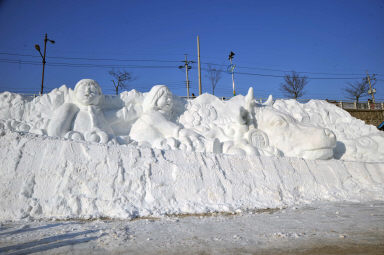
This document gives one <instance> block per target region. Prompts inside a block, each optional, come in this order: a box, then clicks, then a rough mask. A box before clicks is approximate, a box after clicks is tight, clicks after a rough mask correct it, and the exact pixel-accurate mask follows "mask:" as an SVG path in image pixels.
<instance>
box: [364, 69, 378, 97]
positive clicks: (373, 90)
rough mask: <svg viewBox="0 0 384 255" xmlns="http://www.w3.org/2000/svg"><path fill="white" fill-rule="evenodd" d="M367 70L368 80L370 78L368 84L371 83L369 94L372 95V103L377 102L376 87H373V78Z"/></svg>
mask: <svg viewBox="0 0 384 255" xmlns="http://www.w3.org/2000/svg"><path fill="white" fill-rule="evenodd" d="M366 72H367V80H368V84H369V90H368V94H370V95H371V96H372V103H375V93H376V89H375V88H373V89H372V85H371V78H370V77H369V74H368V71H366Z"/></svg>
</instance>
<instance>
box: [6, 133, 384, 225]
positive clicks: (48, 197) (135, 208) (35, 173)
mask: <svg viewBox="0 0 384 255" xmlns="http://www.w3.org/2000/svg"><path fill="white" fill-rule="evenodd" d="M186 162H188V164H186ZM0 176H1V185H0V220H17V219H23V218H26V219H53V218H56V219H68V218H85V219H88V218H98V217H109V218H119V219H131V218H135V217H138V216H164V215H167V214H183V213H204V212H213V211H229V212H235V211H239V210H245V211H246V210H252V209H256V208H276V207H285V206H291V205H294V204H302V203H310V202H313V201H320V200H321V201H344V200H348V201H371V200H384V185H383V184H384V163H364V162H346V161H341V160H304V159H300V158H289V157H281V158H278V157H266V156H252V157H251V156H239V155H237V156H236V155H225V154H211V153H199V152H188V153H187V152H184V151H181V150H167V151H164V150H159V149H153V148H145V147H138V146H133V145H129V144H128V145H105V144H97V143H87V142H81V141H71V140H66V139H63V138H52V137H46V136H40V135H33V134H29V133H17V132H11V131H4V130H3V131H1V136H0Z"/></svg>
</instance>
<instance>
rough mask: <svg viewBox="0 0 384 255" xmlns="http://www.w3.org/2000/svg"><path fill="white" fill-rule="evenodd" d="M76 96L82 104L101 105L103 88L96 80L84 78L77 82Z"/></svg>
mask: <svg viewBox="0 0 384 255" xmlns="http://www.w3.org/2000/svg"><path fill="white" fill-rule="evenodd" d="M75 96H76V99H77V101H78V102H79V103H80V104H82V105H99V104H100V101H101V97H102V93H101V88H100V86H99V84H97V82H96V81H94V80H91V79H83V80H80V81H79V82H78V83H77V84H76V87H75Z"/></svg>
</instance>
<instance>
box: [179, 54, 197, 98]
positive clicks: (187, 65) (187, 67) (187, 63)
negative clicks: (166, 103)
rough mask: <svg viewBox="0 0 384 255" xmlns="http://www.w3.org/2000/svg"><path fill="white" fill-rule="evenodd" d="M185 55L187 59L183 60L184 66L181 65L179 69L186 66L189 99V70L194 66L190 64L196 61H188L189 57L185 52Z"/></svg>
mask: <svg viewBox="0 0 384 255" xmlns="http://www.w3.org/2000/svg"><path fill="white" fill-rule="evenodd" d="M184 55H185V60H184V61H183V62H184V65H183V66H179V69H182V68H184V67H185V77H186V79H187V98H188V99H189V79H188V70H189V69H191V68H192V66H190V65H189V64H191V63H195V62H194V61H188V58H187V54H184Z"/></svg>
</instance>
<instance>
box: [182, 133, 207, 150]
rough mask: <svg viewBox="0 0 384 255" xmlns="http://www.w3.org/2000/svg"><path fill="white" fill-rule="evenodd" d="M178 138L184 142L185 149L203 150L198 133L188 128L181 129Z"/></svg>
mask: <svg viewBox="0 0 384 255" xmlns="http://www.w3.org/2000/svg"><path fill="white" fill-rule="evenodd" d="M179 139H180V141H181V142H182V143H183V144H185V146H186V150H187V151H204V145H203V143H202V142H201V140H200V135H199V134H197V133H196V132H194V131H192V130H190V129H181V130H180V131H179Z"/></svg>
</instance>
